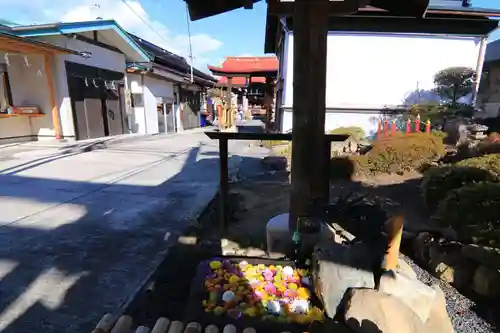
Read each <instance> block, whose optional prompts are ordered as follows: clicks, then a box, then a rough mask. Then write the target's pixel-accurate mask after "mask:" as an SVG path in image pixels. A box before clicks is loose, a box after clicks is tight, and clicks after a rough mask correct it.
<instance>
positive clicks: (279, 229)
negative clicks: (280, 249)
mask: <svg viewBox="0 0 500 333" xmlns="http://www.w3.org/2000/svg"><path fill="white" fill-rule="evenodd" d="M289 216H290V214H289V213H284V214H280V215H277V216H275V217H273V218H272V219H270V220H269V222H267V225H266V240H267V253H269V254H270V253H272V252H274V251H273V250H275V248H274V247H275V245H276V244H275V243H276V241H277V240H280V241H283V240H284V241H285V242H284V243H285V244H287V242H290V241H291V240H290V231H289V228H288V227H289V226H288V219H289Z"/></svg>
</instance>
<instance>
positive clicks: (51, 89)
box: [44, 54, 61, 140]
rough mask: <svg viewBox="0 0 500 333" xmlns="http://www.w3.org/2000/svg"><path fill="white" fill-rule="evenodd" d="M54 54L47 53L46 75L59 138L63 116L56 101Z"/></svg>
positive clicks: (56, 134)
mask: <svg viewBox="0 0 500 333" xmlns="http://www.w3.org/2000/svg"><path fill="white" fill-rule="evenodd" d="M53 58H54V56H53V55H48V54H47V55H45V57H44V59H45V76H46V77H47V86H48V88H49V98H50V106H51V108H52V125H53V126H54V132H55V136H56V139H57V140H60V139H61V118H60V116H59V107H58V106H57V102H56V92H55V87H54V84H55V83H54V75H53V72H52V65H53Z"/></svg>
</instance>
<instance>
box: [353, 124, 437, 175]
mask: <svg viewBox="0 0 500 333" xmlns="http://www.w3.org/2000/svg"><path fill="white" fill-rule="evenodd" d="M444 155H445V148H444V144H443V142H442V140H441V139H440V138H438V137H436V136H434V135H429V134H426V133H412V134H408V135H403V134H399V135H395V136H391V137H387V138H383V139H380V140H377V141H376V142H374V143H373V145H372V149H371V150H370V151H369V152H368V153H367V154H366V155H363V156H360V157H359V159H358V160H359V161H358V163H359V164H360V165H359V168H361V169H364V168H367V169H368V171H369V172H370V173H401V172H405V171H410V170H417V169H418V168H419V167H421V166H422V165H423V164H425V163H431V162H433V161H436V160H438V159H440V158H441V157H443V156H444Z"/></svg>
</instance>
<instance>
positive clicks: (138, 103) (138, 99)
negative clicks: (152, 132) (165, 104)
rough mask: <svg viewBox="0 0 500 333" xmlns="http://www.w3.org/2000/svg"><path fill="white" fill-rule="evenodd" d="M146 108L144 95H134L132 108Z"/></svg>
mask: <svg viewBox="0 0 500 333" xmlns="http://www.w3.org/2000/svg"><path fill="white" fill-rule="evenodd" d="M143 106H144V98H143V95H142V93H139V94H132V107H143Z"/></svg>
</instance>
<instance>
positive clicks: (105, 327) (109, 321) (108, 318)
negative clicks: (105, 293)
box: [92, 313, 116, 333]
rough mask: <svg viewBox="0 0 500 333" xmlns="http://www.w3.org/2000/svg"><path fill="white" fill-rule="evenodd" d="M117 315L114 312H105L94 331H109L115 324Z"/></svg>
mask: <svg viewBox="0 0 500 333" xmlns="http://www.w3.org/2000/svg"><path fill="white" fill-rule="evenodd" d="M115 321H116V317H115V316H113V315H112V314H109V313H107V314H105V315H104V316H103V317H102V318H101V320H99V322H98V323H97V325H96V326H95V328H94V330H93V331H92V333H108V332H109V331H110V330H111V329H112V328H113V325H114V324H115Z"/></svg>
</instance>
